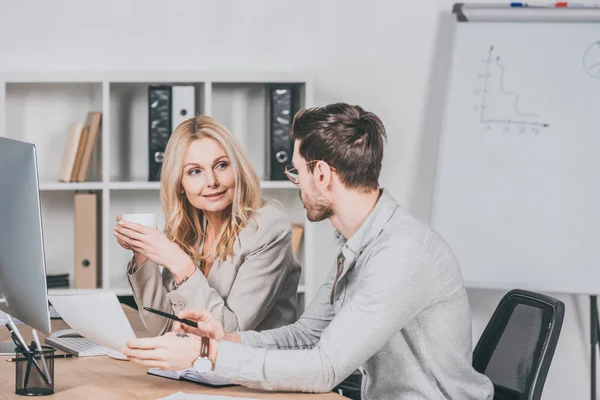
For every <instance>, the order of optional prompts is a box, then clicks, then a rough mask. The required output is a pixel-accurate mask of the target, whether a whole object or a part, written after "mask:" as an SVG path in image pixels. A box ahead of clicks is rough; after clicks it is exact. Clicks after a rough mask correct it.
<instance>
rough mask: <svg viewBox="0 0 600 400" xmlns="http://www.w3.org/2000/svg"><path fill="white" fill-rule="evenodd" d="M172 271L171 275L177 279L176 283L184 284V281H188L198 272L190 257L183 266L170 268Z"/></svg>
mask: <svg viewBox="0 0 600 400" xmlns="http://www.w3.org/2000/svg"><path fill="white" fill-rule="evenodd" d="M169 270H170V271H171V275H173V278H175V283H178V284H180V283H182V282H183V281H184V280H187V279H188V278H189V277H190V276H192V275H193V274H194V272H196V266H195V265H194V263H193V262H192V260H191V259H190V258H189V257H188V259H187V261H186V262H184V263H182V265H181V266H178V267H175V268H173V267H171V268H169Z"/></svg>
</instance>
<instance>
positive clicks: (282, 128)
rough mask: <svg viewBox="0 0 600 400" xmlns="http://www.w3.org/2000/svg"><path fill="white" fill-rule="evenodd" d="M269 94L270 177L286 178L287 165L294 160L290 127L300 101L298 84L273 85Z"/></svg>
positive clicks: (274, 179)
mask: <svg viewBox="0 0 600 400" xmlns="http://www.w3.org/2000/svg"><path fill="white" fill-rule="evenodd" d="M268 95H269V104H268V108H269V160H268V163H267V165H268V166H269V168H268V170H269V179H270V180H273V181H281V180H286V179H287V178H286V176H285V172H284V171H285V166H286V165H287V164H290V163H291V162H292V155H293V153H294V142H293V141H292V139H291V137H290V128H291V126H292V121H293V119H294V115H295V114H296V112H298V107H299V103H300V98H299V88H298V86H297V85H290V84H287V85H283V84H282V85H271V86H269V88H268Z"/></svg>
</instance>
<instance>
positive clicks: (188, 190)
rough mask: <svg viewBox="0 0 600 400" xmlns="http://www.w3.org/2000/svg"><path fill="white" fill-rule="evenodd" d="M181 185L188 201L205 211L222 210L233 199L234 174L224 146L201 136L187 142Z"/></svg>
mask: <svg viewBox="0 0 600 400" xmlns="http://www.w3.org/2000/svg"><path fill="white" fill-rule="evenodd" d="M183 165H184V166H183V176H182V178H181V185H182V186H183V190H184V191H185V195H186V196H187V198H188V201H189V202H190V204H191V205H193V206H194V207H196V208H198V209H200V210H202V211H207V212H218V211H223V210H225V209H226V208H227V207H229V205H230V204H231V203H232V202H233V194H234V190H235V174H234V172H233V168H232V167H231V164H230V162H229V157H227V154H226V153H225V150H224V149H223V147H221V145H220V144H219V143H218V142H217V141H216V140H214V139H212V138H208V137H203V138H201V139H198V140H194V141H193V142H192V143H190V145H189V146H188V149H187V151H186V153H185V162H184V164H183Z"/></svg>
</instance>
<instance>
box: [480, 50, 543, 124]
mask: <svg viewBox="0 0 600 400" xmlns="http://www.w3.org/2000/svg"><path fill="white" fill-rule="evenodd" d="M481 61H482V65H483V68H482V71H481V72H480V73H479V76H478V78H479V85H478V87H477V89H475V91H474V92H473V93H474V95H475V96H476V97H477V104H476V105H475V106H474V107H473V111H475V112H476V113H477V116H478V118H479V123H480V124H482V125H483V126H484V127H485V129H486V130H488V131H491V130H493V129H494V128H499V129H500V130H501V132H502V133H510V132H518V133H520V134H525V133H533V134H539V133H540V132H541V130H542V129H544V128H548V127H549V126H550V124H549V123H548V122H546V121H544V119H543V118H542V117H541V116H540V115H539V114H538V113H537V111H536V110H532V109H529V108H528V107H525V106H523V104H522V103H523V97H524V96H526V94H525V95H523V94H522V92H520V91H517V90H515V89H513V88H510V87H508V86H507V83H506V80H507V74H509V72H510V69H509V68H510V66H508V65H505V62H504V60H503V59H502V58H501V57H500V56H499V55H497V54H496V53H495V49H494V46H490V48H489V50H488V54H487V57H485V58H483V59H482V60H481Z"/></svg>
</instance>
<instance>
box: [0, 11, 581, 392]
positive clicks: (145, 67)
mask: <svg viewBox="0 0 600 400" xmlns="http://www.w3.org/2000/svg"><path fill="white" fill-rule="evenodd" d="M452 5H453V2H452V1H450V0H421V1H381V0H375V1H358V0H332V1H326V0H303V1H291V0H284V1H281V0H252V1H244V0H229V1H216V0H213V1H201V0H178V1H164V0H162V1H161V0H146V1H141V0H140V1H131V0H103V1H91V0H90V1H85V2H82V1H77V0H55V1H52V2H45V1H41V0H38V1H34V0H21V1H11V0H0V73H2V72H14V71H42V72H51V71H169V72H177V71H201V70H210V71H215V70H234V71H304V72H307V73H309V74H311V75H312V77H313V83H314V99H313V100H314V103H315V104H316V105H323V104H327V103H331V102H337V101H344V102H348V103H352V104H359V105H361V106H363V107H364V108H365V109H367V110H369V111H373V112H375V113H376V114H377V115H379V116H380V117H381V119H382V120H383V122H384V124H385V126H386V128H387V132H388V145H387V148H386V154H385V158H384V167H383V172H382V177H381V184H382V186H384V187H385V188H387V189H388V190H389V191H390V192H391V194H392V195H393V196H395V197H396V199H397V200H398V201H399V202H400V203H401V204H402V205H403V206H405V207H406V208H408V209H409V210H410V211H412V212H413V213H414V214H415V215H416V216H417V217H419V218H422V219H425V220H426V219H427V218H428V217H429V208H430V205H431V195H432V188H433V184H432V182H433V177H434V168H435V156H436V151H437V141H438V137H439V125H436V122H435V120H436V118H437V117H438V115H435V109H434V107H432V106H431V105H432V104H433V103H435V101H436V98H435V89H436V84H437V83H438V82H439V81H440V79H441V76H442V75H443V73H444V72H445V71H444V65H438V64H436V60H438V59H439V58H438V57H439V56H440V55H443V54H444V53H445V52H447V51H448V48H447V46H446V45H447V40H446V39H447V38H446V35H445V33H446V31H445V30H444V29H445V21H444V15H445V14H446V15H447V14H448V13H449V12H450V10H451V8H452ZM48 117H49V116H40V118H48ZM317 251H318V249H317ZM319 267H320V268H324V269H329V268H331V265H322V266H319ZM468 292H469V298H470V300H471V307H472V318H473V341H474V343H475V342H476V341H477V339H478V338H479V335H480V334H481V332H482V331H483V329H484V327H485V325H486V323H487V321H488V320H489V318H490V316H491V314H492V312H493V311H494V309H495V307H496V305H497V304H498V301H499V300H500V298H501V297H502V296H503V295H504V293H505V292H504V291H496V290H482V289H473V288H469V290H468ZM553 295H555V296H556V297H557V298H559V299H561V300H562V301H564V302H565V306H566V313H565V321H564V326H563V330H562V333H561V337H560V340H559V343H558V347H557V350H556V353H555V356H554V360H553V363H552V366H551V368H550V372H549V375H548V379H547V381H546V385H545V389H544V398H545V399H549V400H559V399H560V400H562V399H566V398H569V399H584V398H589V379H590V378H589V374H590V363H589V358H590V355H589V300H588V297H586V296H575V295H561V294H553Z"/></svg>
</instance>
